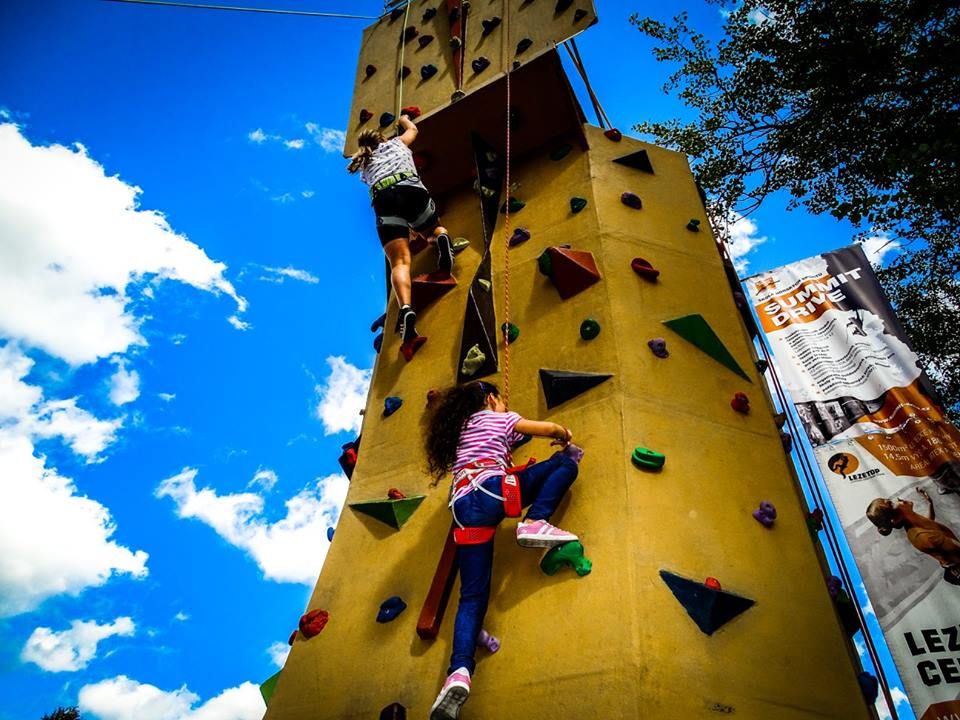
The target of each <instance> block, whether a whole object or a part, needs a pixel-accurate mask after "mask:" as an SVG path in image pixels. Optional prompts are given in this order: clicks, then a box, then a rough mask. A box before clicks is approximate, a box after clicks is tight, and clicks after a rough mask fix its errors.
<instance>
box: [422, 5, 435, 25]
mask: <svg viewBox="0 0 960 720" xmlns="http://www.w3.org/2000/svg"><path fill="white" fill-rule="evenodd" d="M436 16H437V9H436V8H427V9H426V10H424V11H423V21H422V22H428V21H430V20H433V19H434V18H435V17H436Z"/></svg>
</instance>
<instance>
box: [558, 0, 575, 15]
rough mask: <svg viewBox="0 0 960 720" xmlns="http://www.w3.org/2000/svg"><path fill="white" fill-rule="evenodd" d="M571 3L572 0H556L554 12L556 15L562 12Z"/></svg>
mask: <svg viewBox="0 0 960 720" xmlns="http://www.w3.org/2000/svg"><path fill="white" fill-rule="evenodd" d="M571 5H573V0H557V6H556V8H554V12H556V13H557V14H558V15H559V14H560V13H562V12H564V11H565V10H566V9H567V8H569V7H570V6H571Z"/></svg>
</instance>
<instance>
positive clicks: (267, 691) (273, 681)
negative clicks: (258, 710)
mask: <svg viewBox="0 0 960 720" xmlns="http://www.w3.org/2000/svg"><path fill="white" fill-rule="evenodd" d="M281 672H283V670H277V672H275V673H274V674H273V675H271V676H270V677H268V678H267V679H266V680H264V681H263V682H262V683H260V695H261V696H262V697H263V704H264V705H269V704H270V698H272V697H273V691H274V690H276V689H277V680H279V679H280V673H281Z"/></svg>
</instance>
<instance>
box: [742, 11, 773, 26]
mask: <svg viewBox="0 0 960 720" xmlns="http://www.w3.org/2000/svg"><path fill="white" fill-rule="evenodd" d="M776 21H777V16H776V15H775V14H774V13H773V11H772V10H768V9H767V8H758V7H756V8H753V9H752V10H751V11H750V12H748V13H747V22H749V23H750V24H751V25H763V24H764V23H774V22H776Z"/></svg>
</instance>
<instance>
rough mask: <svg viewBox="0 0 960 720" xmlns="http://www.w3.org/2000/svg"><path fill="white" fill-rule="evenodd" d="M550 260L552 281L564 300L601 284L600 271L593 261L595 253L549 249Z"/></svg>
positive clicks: (558, 248)
mask: <svg viewBox="0 0 960 720" xmlns="http://www.w3.org/2000/svg"><path fill="white" fill-rule="evenodd" d="M547 255H548V257H549V258H550V264H551V273H550V279H551V280H553V284H554V285H555V286H556V288H557V292H559V293H560V297H561V298H562V299H564V300H566V299H567V298H571V297H573V296H574V295H576V294H577V293H580V292H583V291H584V290H586V289H587V288H588V287H590V286H591V285H593V284H594V283H598V282H600V271H599V270H597V263H596V261H595V260H594V259H593V253H590V252H587V251H585V250H571V249H570V248H562V247H552V248H547Z"/></svg>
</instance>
